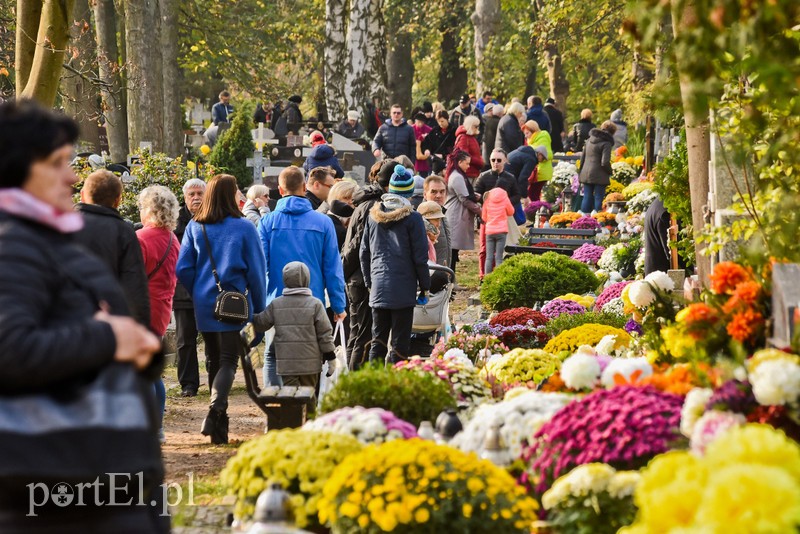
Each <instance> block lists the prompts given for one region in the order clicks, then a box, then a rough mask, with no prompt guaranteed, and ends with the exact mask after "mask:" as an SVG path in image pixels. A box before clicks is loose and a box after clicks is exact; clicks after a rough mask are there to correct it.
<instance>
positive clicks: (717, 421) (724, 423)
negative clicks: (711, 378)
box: [690, 410, 747, 456]
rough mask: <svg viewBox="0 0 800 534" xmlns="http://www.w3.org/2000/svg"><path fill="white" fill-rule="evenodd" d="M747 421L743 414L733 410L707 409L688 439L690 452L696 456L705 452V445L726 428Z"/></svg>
mask: <svg viewBox="0 0 800 534" xmlns="http://www.w3.org/2000/svg"><path fill="white" fill-rule="evenodd" d="M746 422H747V419H746V418H745V416H744V415H742V414H740V413H733V412H721V411H719V410H709V411H707V412H706V413H704V414H703V416H702V417H701V418H700V419H698V420H697V424H696V425H694V429H693V430H692V437H691V440H690V443H691V448H692V452H693V453H694V454H696V455H698V456H702V455H703V454H705V451H706V447H708V446H709V445H710V444H711V442H712V441H714V440H715V439H717V438H718V437H719V436H720V435H722V434H723V433H724V432H726V431H727V430H728V429H730V428H732V427H735V426H740V425H743V424H745V423H746Z"/></svg>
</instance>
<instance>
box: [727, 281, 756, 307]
mask: <svg viewBox="0 0 800 534" xmlns="http://www.w3.org/2000/svg"><path fill="white" fill-rule="evenodd" d="M760 295H761V284H759V283H758V282H742V283H741V284H739V285H738V286H736V289H734V290H733V296H734V297H736V298H738V299H739V300H741V301H742V302H744V303H745V304H755V303H756V301H757V300H758V297H759V296H760Z"/></svg>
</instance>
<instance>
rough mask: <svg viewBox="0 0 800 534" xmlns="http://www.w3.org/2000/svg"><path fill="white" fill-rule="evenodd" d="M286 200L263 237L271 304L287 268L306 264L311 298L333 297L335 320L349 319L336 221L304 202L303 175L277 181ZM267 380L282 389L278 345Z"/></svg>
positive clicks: (294, 172) (294, 170) (289, 173)
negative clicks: (293, 264)
mask: <svg viewBox="0 0 800 534" xmlns="http://www.w3.org/2000/svg"><path fill="white" fill-rule="evenodd" d="M278 190H279V191H280V193H281V196H282V197H283V198H281V199H280V200H279V201H278V205H277V206H276V207H275V210H274V211H272V212H270V213H268V214H266V215H264V217H263V218H262V219H261V224H260V225H259V227H258V235H259V237H260V238H261V244H262V246H263V248H264V257H265V258H266V260H267V303H269V301H270V300H272V299H274V298H275V297H277V296H280V295H281V294H282V292H283V275H282V273H283V268H284V267H285V266H286V264H287V263H289V262H292V261H299V262H302V263H304V264H305V265H306V267H308V270H309V271H310V273H311V284H310V285H309V287H310V289H311V294H312V295H314V296H315V297H317V298H318V299H320V300H321V301H322V302H325V292H326V291H327V293H328V298H329V299H330V303H331V304H330V305H331V308H332V309H333V313H334V316H333V318H334V320H335V321H341V320H344V318H345V317H347V312H346V311H345V295H344V272H343V270H342V262H341V259H340V258H339V247H338V245H337V242H336V231H335V230H334V228H333V222H332V221H331V220H330V218H329V217H327V216H325V215H323V214H322V213H317V212H316V211H314V210H313V209H312V208H311V202H309V201H308V199H306V198H305V197H304V195H305V183H304V178H303V171H302V170H300V169H299V168H298V167H295V166H291V167H286V168H285V169H284V170H283V171H281V174H280V175H279V176H278ZM264 375H265V381H267V382H269V383H270V385H280V377H279V376H278V375H277V372H276V367H275V346H274V345H270V347H269V351H268V353H267V357H266V358H265V362H264Z"/></svg>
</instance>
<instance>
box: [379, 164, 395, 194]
mask: <svg viewBox="0 0 800 534" xmlns="http://www.w3.org/2000/svg"><path fill="white" fill-rule="evenodd" d="M396 165H397V162H396V161H392V160H390V159H389V160H386V161H384V162H383V165H382V166H381V170H379V171H378V180H377V181H378V185H379V186H381V187H383V188H384V189H385V188H387V187H389V180H391V178H392V172H394V168H395V166H396Z"/></svg>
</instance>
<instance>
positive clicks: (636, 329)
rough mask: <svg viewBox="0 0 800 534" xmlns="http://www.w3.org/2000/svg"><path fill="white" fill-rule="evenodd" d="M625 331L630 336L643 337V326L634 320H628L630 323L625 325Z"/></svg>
mask: <svg viewBox="0 0 800 534" xmlns="http://www.w3.org/2000/svg"><path fill="white" fill-rule="evenodd" d="M624 328H625V331H626V332H627V333H629V334H636V335H639V336H641V335H642V325H640V324H639V323H637V322H636V321H634V320H633V319H628V322H627V323H625V326H624Z"/></svg>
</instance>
